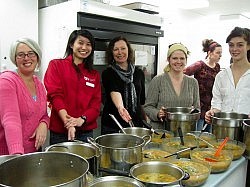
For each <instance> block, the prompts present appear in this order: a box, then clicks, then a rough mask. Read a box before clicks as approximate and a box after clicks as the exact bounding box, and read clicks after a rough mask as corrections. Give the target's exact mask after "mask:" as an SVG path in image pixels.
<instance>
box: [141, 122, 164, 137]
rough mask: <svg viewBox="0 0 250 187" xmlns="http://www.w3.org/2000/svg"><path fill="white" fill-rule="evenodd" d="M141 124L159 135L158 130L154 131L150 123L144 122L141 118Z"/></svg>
mask: <svg viewBox="0 0 250 187" xmlns="http://www.w3.org/2000/svg"><path fill="white" fill-rule="evenodd" d="M142 123H143V125H145V126H146V127H147V128H148V129H150V130H151V131H152V133H155V134H156V135H160V134H159V133H158V132H156V131H155V130H154V129H153V127H152V125H150V124H149V123H147V122H146V120H142Z"/></svg>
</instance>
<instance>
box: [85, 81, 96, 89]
mask: <svg viewBox="0 0 250 187" xmlns="http://www.w3.org/2000/svg"><path fill="white" fill-rule="evenodd" d="M86 85H87V86H90V87H92V88H94V87H95V85H94V84H93V83H90V82H86Z"/></svg>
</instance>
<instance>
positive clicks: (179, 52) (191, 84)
mask: <svg viewBox="0 0 250 187" xmlns="http://www.w3.org/2000/svg"><path fill="white" fill-rule="evenodd" d="M188 54H189V51H188V49H187V48H186V47H185V46H184V45H182V44H181V43H175V44H172V45H170V46H169V50H168V54H167V60H168V62H169V64H168V65H167V66H166V67H165V68H164V73H163V74H161V75H158V76H156V77H154V78H153V79H152V81H151V82H150V84H149V88H148V93H147V97H146V103H145V105H144V110H145V113H146V114H147V116H148V117H149V119H150V121H151V125H152V126H153V128H155V129H163V128H164V127H163V125H162V124H163V123H162V121H163V120H162V119H164V118H165V117H166V108H167V107H192V106H193V107H195V108H200V98H199V87H198V82H197V80H196V79H195V78H193V77H189V76H187V75H185V74H184V73H183V70H184V68H185V66H186V64H187V56H188Z"/></svg>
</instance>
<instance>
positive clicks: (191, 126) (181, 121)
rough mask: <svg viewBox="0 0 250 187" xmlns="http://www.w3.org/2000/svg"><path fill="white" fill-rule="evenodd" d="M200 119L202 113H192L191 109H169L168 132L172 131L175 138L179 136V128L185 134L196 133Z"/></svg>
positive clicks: (167, 118)
mask: <svg viewBox="0 0 250 187" xmlns="http://www.w3.org/2000/svg"><path fill="white" fill-rule="evenodd" d="M199 118H200V112H197V113H192V108H191V107H170V108H167V117H166V120H167V127H166V130H170V131H172V132H173V133H174V136H178V128H179V127H180V128H181V130H182V132H183V133H184V134H185V133H188V132H190V131H195V128H196V123H197V121H198V120H199Z"/></svg>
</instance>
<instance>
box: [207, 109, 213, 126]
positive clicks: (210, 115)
mask: <svg viewBox="0 0 250 187" xmlns="http://www.w3.org/2000/svg"><path fill="white" fill-rule="evenodd" d="M213 115H214V111H213V109H211V110H209V111H207V112H206V113H205V121H206V122H207V123H208V124H211V121H212V120H211V117H212V116H213Z"/></svg>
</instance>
